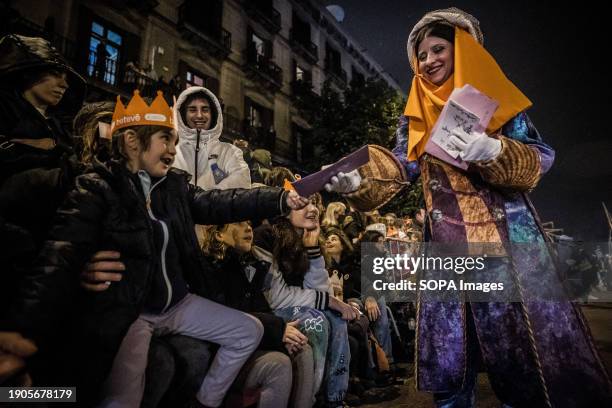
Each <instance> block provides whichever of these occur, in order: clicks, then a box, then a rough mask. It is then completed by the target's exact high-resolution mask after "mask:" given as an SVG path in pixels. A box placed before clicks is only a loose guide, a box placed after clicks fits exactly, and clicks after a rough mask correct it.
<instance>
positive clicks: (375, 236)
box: [359, 230, 385, 244]
mask: <svg viewBox="0 0 612 408" xmlns="http://www.w3.org/2000/svg"><path fill="white" fill-rule="evenodd" d="M384 237H385V236H384V235H383V234H381V233H380V232H378V231H372V230H368V231H365V232H364V233H363V235H362V236H361V239H360V240H359V244H361V243H363V242H378V240H379V239H380V238H384Z"/></svg>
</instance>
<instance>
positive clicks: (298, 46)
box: [289, 29, 319, 64]
mask: <svg viewBox="0 0 612 408" xmlns="http://www.w3.org/2000/svg"><path fill="white" fill-rule="evenodd" d="M289 40H290V42H291V47H292V48H293V49H294V51H296V52H297V53H299V54H300V55H301V56H302V57H304V58H306V59H307V60H308V61H309V62H310V63H311V64H314V63H316V62H317V61H318V60H319V47H317V46H316V44H314V43H313V42H312V41H306V40H305V39H301V38H299V36H296V35H295V34H294V31H293V29H291V30H290V32H289Z"/></svg>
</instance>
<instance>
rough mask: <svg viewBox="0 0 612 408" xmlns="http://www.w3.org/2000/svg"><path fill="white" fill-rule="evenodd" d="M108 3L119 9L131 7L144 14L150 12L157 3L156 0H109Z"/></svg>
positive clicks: (123, 9)
mask: <svg viewBox="0 0 612 408" xmlns="http://www.w3.org/2000/svg"><path fill="white" fill-rule="evenodd" d="M108 3H109V4H110V5H111V6H112V7H114V8H116V9H117V10H119V11H125V10H127V9H128V8H133V9H136V10H138V11H140V12H141V13H144V14H149V13H151V12H152V11H153V10H155V7H157V6H158V5H159V1H158V0H109V1H108Z"/></svg>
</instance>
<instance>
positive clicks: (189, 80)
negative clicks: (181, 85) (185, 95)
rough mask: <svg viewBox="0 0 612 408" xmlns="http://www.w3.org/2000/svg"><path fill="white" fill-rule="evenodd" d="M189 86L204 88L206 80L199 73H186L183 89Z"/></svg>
mask: <svg viewBox="0 0 612 408" xmlns="http://www.w3.org/2000/svg"><path fill="white" fill-rule="evenodd" d="M190 86H204V87H205V86H206V79H205V77H204V76H203V75H200V73H197V74H196V73H193V72H191V71H187V72H186V73H185V88H189V87H190Z"/></svg>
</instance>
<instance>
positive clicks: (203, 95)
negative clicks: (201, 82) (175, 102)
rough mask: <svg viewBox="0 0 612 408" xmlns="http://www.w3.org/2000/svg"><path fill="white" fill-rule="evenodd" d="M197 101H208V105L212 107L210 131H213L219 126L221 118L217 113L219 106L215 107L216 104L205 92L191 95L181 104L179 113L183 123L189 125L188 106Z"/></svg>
mask: <svg viewBox="0 0 612 408" xmlns="http://www.w3.org/2000/svg"><path fill="white" fill-rule="evenodd" d="M196 99H204V100H206V101H208V105H209V106H210V115H211V119H212V120H211V123H210V129H213V128H214V127H215V126H217V118H218V117H219V112H217V105H215V102H214V101H213V100H212V98H211V97H210V95H208V94H207V93H206V92H204V91H198V92H194V93H192V94H190V95H189V96H188V97H187V98H185V101H184V102H183V103H182V104H181V107H180V108H179V112H180V113H181V119H182V120H183V123H184V124H187V106H189V104H190V103H191V102H193V101H195V100H196Z"/></svg>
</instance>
